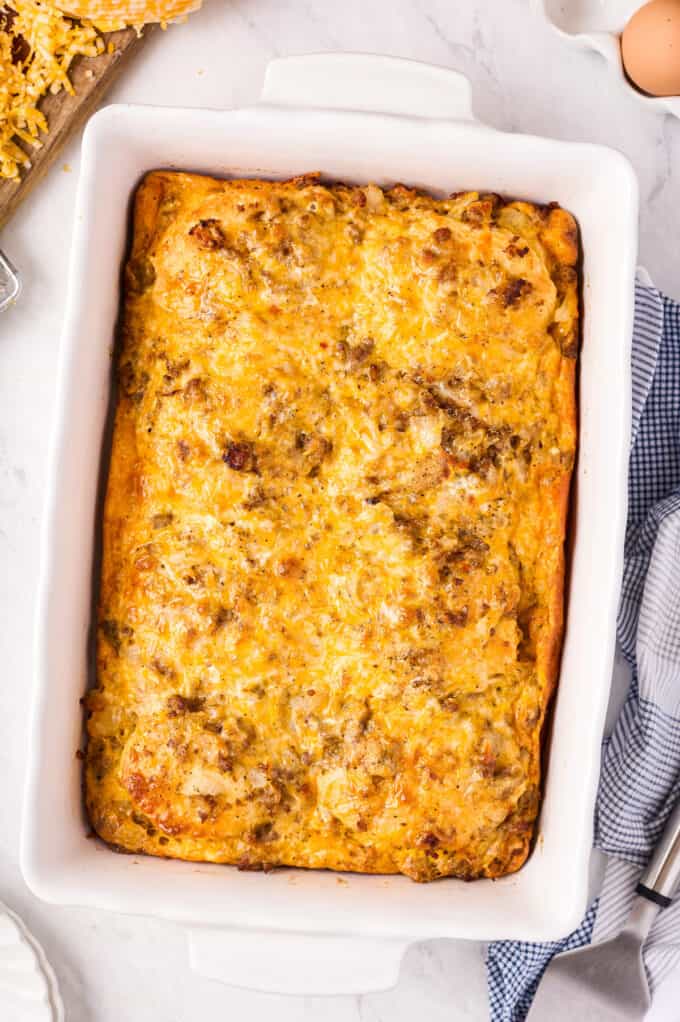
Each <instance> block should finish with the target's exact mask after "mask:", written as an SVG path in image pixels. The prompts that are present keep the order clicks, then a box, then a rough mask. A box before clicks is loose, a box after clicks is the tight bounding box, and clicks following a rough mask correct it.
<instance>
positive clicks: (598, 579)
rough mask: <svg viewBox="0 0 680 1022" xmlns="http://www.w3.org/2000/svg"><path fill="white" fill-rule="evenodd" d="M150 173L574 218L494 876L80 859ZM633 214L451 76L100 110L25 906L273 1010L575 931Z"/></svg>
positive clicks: (44, 583)
mask: <svg viewBox="0 0 680 1022" xmlns="http://www.w3.org/2000/svg"><path fill="white" fill-rule="evenodd" d="M312 105H313V108H312ZM154 167H181V168H185V169H192V170H194V171H204V172H208V173H214V174H223V175H226V176H230V175H242V174H250V175H263V176H266V177H272V178H282V177H289V176H291V175H293V174H295V173H299V172H301V171H305V170H310V169H319V170H321V171H323V172H324V173H325V174H327V175H328V176H329V177H333V178H336V179H340V180H346V181H357V182H367V181H375V182H377V183H380V184H383V183H388V182H394V181H405V182H406V183H408V184H412V185H416V186H421V187H424V188H426V189H428V190H430V191H432V192H435V193H440V194H441V193H445V192H451V191H454V190H458V189H462V188H475V187H477V188H480V189H482V190H492V191H498V192H501V193H505V194H508V195H513V196H524V197H527V198H530V199H533V200H536V201H539V202H548V201H551V200H557V201H559V202H560V203H561V204H562V205H563V206H565V207H566V208H568V209H570V210H572V211H573V212H574V213H575V215H576V216H577V218H578V220H579V223H580V227H581V234H582V239H583V247H584V254H585V256H584V264H583V305H584V342H583V354H582V357H581V359H580V417H581V423H580V455H579V463H578V469H577V495H576V499H575V502H574V514H573V520H572V525H571V532H572V534H573V541H574V542H573V545H574V550H573V556H572V563H571V570H570V577H569V584H568V600H569V608H568V615H567V629H566V636H565V646H564V655H563V659H562V668H561V681H560V685H559V689H558V695H557V700H556V707H555V713H554V726H553V729H552V738H551V743H550V755H549V762H548V770H547V776H546V781H545V798H544V801H543V807H542V812H541V817H540V823H539V838H538V841H537V844H536V847H535V848H534V850H533V853H532V855H531V857H530V859H529V861H528V863H527V864H526V866H525V867H524V868H523V869H522V870H521V871H520V872H519V873H517V874H515V875H514V876H509V877H505V878H503V879H501V880H498V881H495V882H492V881H488V880H479V881H476V882H474V883H464V882H462V881H460V880H456V879H453V878H449V879H446V880H442V881H439V882H437V883H433V884H424V885H423V884H421V885H418V884H414V883H412V882H411V881H410V880H408V879H407V878H405V877H371V876H360V875H356V874H347V875H345V876H344V877H338V876H337V875H336V874H333V873H328V872H321V871H314V870H307V871H304V870H300V871H295V870H280V871H275V872H274V873H272V874H271V875H269V876H264V875H262V874H255V873H239V872H238V871H237V870H235V869H234V868H232V867H227V866H210V865H200V864H189V863H183V862H178V861H162V860H158V859H153V858H150V857H137V856H121V855H116V854H114V853H113V852H112V851H111V850H110V849H108V848H107V847H105V846H104V845H102V844H101V843H99V842H97V841H93V840H87V838H86V834H87V824H86V822H85V820H84V819H83V813H82V799H81V768H80V764H79V763H78V761H77V760H76V758H75V755H74V753H75V750H76V748H77V747H78V745H79V743H80V739H81V728H82V715H81V711H80V708H79V706H78V700H79V697H80V696H81V695H82V694H83V692H84V690H85V689H86V687H87V685H88V681H89V680H90V678H89V673H88V671H89V665H88V655H87V651H88V634H89V630H90V625H91V619H92V562H93V551H94V537H95V523H96V521H97V519H98V515H99V509H98V493H99V490H98V487H99V476H100V469H101V461H102V440H103V438H104V437H105V429H106V422H107V414H108V410H109V402H110V382H111V354H110V353H111V345H112V339H113V329H114V323H115V321H116V316H117V312H118V305H119V290H118V280H119V272H120V264H121V259H122V257H123V253H124V250H125V245H126V239H127V228H128V208H129V200H130V196H131V194H132V192H133V189H134V187H135V185H136V184H137V182H138V181H139V179H140V176H141V175H142V174H143V173H144V172H145V171H147V170H149V169H151V168H154ZM637 201H638V200H637V184H636V181H635V177H634V174H633V172H632V170H631V168H630V165H629V164H628V162H627V161H626V160H625V159H624V158H623V157H622V156H621V155H620V154H618V153H616V152H614V151H613V150H611V149H606V148H604V147H602V146H595V145H590V144H578V143H572V142H564V141H554V140H552V139H545V138H536V137H529V136H519V135H510V134H503V133H501V132H497V131H493V130H491V129H490V128H487V127H485V126H484V125H482V124H479V123H478V122H476V121H475V120H474V119H473V116H472V113H471V109H470V87H469V83H468V82H467V80H466V79H464V78H463V77H462V76H461V75H459V74H457V73H456V72H454V71H449V70H446V69H443V68H434V67H430V66H427V65H422V64H416V63H413V62H410V61H404V60H398V59H395V58H388V57H373V56H367V55H357V54H324V55H313V56H309V57H299V58H288V59H285V60H277V61H274V62H273V63H272V64H271V65H270V66H269V68H268V71H267V76H266V80H265V86H264V91H263V102H262V103H261V104H260V105H259V106H257V107H255V108H252V109H247V110H235V111H208V110H170V109H161V108H152V107H146V108H145V107H129V106H112V107H108V108H107V109H105V110H103V111H101V112H100V113H99V114H97V115H96V116H95V117H94V118H93V119H92V121H91V122H90V124H89V126H88V128H87V130H86V132H85V137H84V141H83V159H82V165H81V177H80V181H79V186H78V197H77V206H76V221H75V228H74V236H73V247H72V260H71V268H70V284H69V293H68V300H67V312H66V320H65V323H64V330H63V336H62V343H61V348H60V357H61V368H60V377H59V396H58V401H57V408H58V421H57V424H56V429H55V431H54V445H53V450H52V459H51V468H50V481H49V490H48V492H49V497H48V512H47V516H46V522H45V531H44V534H43V549H42V574H41V582H40V600H39V607H38V613H37V621H36V629H37V630H36V665H37V676H36V682H35V693H36V697H35V705H34V718H33V731H32V738H31V748H30V769H29V780H28V786H27V791H26V802H25V814H24V829H23V842H22V869H23V872H24V876H25V878H26V881H27V883H28V884H29V886H30V887H31V889H32V890H33V891H34V892H36V893H37V894H38V895H39V896H40V897H42V898H45V899H46V900H48V901H53V902H59V903H62V904H79V905H89V906H96V907H100V908H109V909H113V910H116V911H123V912H132V913H135V912H136V913H146V914H149V915H156V916H163V917H166V918H170V919H174V920H179V921H181V922H184V923H186V924H188V925H190V926H192V927H193V931H194V932H193V937H192V960H193V962H194V964H195V965H196V966H197V967H198V968H200V969H201V970H202V971H205V972H208V973H210V974H211V975H220V976H221V977H222V978H225V979H229V980H230V981H231V982H236V983H242V984H246V985H248V986H256V987H259V988H261V989H262V988H264V989H276V990H287V991H289V992H292V991H295V992H312V990H313V991H314V992H317V993H321V992H325V993H340V992H360V991H366V990H369V989H380V988H384V987H385V986H389V985H390V983H391V982H394V981H396V977H397V974H398V968H399V962H400V959H401V957H402V955H403V953H404V950H405V948H406V947H407V946H408V945H409V944H410V943H412V942H413V941H415V940H420V939H427V938H434V937H467V938H470V939H492V938H518V939H524V940H539V939H549V938H554V937H559V936H561V935H563V934H564V933H566V932H567V931H568V930H569V929H570V928H571V927H573V926H574V925H575V924H576V923H577V922H578V920H579V919H580V917H581V915H582V913H583V910H584V907H585V902H586V896H587V886H588V863H589V858H590V851H591V845H592V827H593V807H594V801H595V793H596V789H597V781H598V773H599V762H600V741H601V737H602V728H603V723H604V714H605V710H606V706H607V699H608V694H609V686H610V679H611V665H612V659H613V648H614V635H615V622H616V610H617V604H618V595H619V585H620V576H621V565H622V547H623V535H624V526H625V516H626V474H627V463H628V437H629V423H630V410H629V406H630V338H631V331H632V314H633V280H634V271H635V261H636V255H637ZM211 928H212V929H211ZM217 931H219V939H218V934H217ZM244 931H246V935H245V936H244ZM282 936H285V940H282V939H281V937H282ZM312 961H313V962H314V966H313V968H312V967H311V965H310V963H311V962H312Z"/></svg>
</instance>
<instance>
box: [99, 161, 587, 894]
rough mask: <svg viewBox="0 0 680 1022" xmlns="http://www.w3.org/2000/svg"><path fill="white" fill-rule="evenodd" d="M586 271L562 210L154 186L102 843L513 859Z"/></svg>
mask: <svg viewBox="0 0 680 1022" xmlns="http://www.w3.org/2000/svg"><path fill="white" fill-rule="evenodd" d="M577 259H578V234H577V228H576V224H575V222H574V220H573V218H572V217H571V215H570V214H569V213H567V212H566V211H565V210H563V209H561V208H560V207H559V206H557V205H556V204H552V205H550V206H536V205H532V204H530V203H527V202H520V201H504V200H502V199H501V198H499V197H498V196H496V195H489V194H478V193H477V192H466V193H457V194H454V195H452V196H451V197H449V198H446V199H436V198H433V197H431V196H429V195H425V194H422V193H420V192H418V191H414V190H411V189H409V188H406V187H404V186H402V185H396V186H395V187H392V188H389V189H388V190H384V191H383V190H382V189H381V188H379V187H377V186H376V185H373V184H368V185H366V186H365V187H349V186H346V185H342V184H337V185H332V186H331V185H325V184H322V183H321V182H320V180H319V178H318V177H317V176H316V175H306V176H303V177H300V178H296V179H294V180H291V181H285V182H278V181H276V182H274V181H264V180H230V181H222V180H214V179H211V178H208V177H202V176H195V175H190V174H183V173H171V172H165V171H158V172H153V173H150V174H149V175H147V177H146V178H145V179H144V180H143V182H142V183H141V185H140V186H139V188H138V190H137V194H136V199H135V205H134V214H133V235H132V248H131V252H130V256H129V260H128V262H127V266H126V270H125V279H124V304H123V312H122V325H121V332H122V339H121V350H120V353H119V356H118V363H117V379H118V388H117V406H116V413H115V425H114V432H113V447H112V454H111V463H110V470H109V479H108V492H107V496H106V504H105V512H104V524H103V564H102V575H101V588H100V599H99V618H98V638H97V661H98V664H97V683H96V687H95V688H93V689H92V690H91V691H90V692H89V694H88V696H87V697H86V708H87V718H88V719H87V728H88V734H89V739H88V746H87V752H86V765H85V766H86V802H87V808H88V812H89V816H90V819H91V822H92V825H93V827H94V829H95V831H96V832H97V834H99V835H100V836H101V837H102V838H103V839H104V840H105V841H106V842H108V843H110V844H111V845H113V846H115V847H117V848H119V849H121V850H125V851H131V852H146V853H149V854H152V855H161V856H171V857H176V858H181V859H189V860H200V861H209V862H221V863H232V864H237V865H239V866H240V867H241V868H245V869H269V868H271V867H274V866H279V865H288V866H304V867H319V868H329V869H335V870H354V871H359V872H365V873H405V874H407V875H408V876H410V877H412V878H413V879H414V880H421V881H424V880H432V879H435V878H437V877H442V876H458V877H462V878H465V879H472V878H475V877H500V876H502V875H504V874H507V873H510V872H512V871H514V870H517V869H518V868H519V867H520V866H521V865H522V863H523V862H524V861H525V859H526V856H527V854H528V852H529V849H530V846H531V841H532V835H533V831H534V825H535V820H536V815H537V810H538V805H539V799H540V774H541V732H542V728H543V724H544V721H545V716H546V711H547V707H548V703H549V699H550V695H551V692H552V690H553V688H554V685H555V681H556V677H557V672H558V664H559V655H560V645H561V637H562V617H563V591H564V585H563V580H564V540H565V528H566V516H567V509H568V496H569V485H570V477H571V472H572V466H573V463H574V454H575V446H576V407H575V367H576V357H577V352H578V339H579V296H578V276H577Z"/></svg>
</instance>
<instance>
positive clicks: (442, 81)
mask: <svg viewBox="0 0 680 1022" xmlns="http://www.w3.org/2000/svg"><path fill="white" fill-rule="evenodd" d="M261 99H262V102H263V103H269V104H272V105H275V106H289V107H290V106H292V107H304V108H309V107H317V108H321V109H324V110H364V111H368V112H370V113H381V114H396V115H401V116H407V117H423V118H428V119H434V118H444V119H446V120H455V121H474V120H475V118H474V115H473V113H472V104H471V87H470V82H469V81H468V79H467V78H466V77H465V75H463V74H461V73H460V72H459V71H452V70H451V69H450V68H446V67H436V66H435V65H433V64H423V63H421V62H419V61H417V60H406V59H404V58H403V57H384V56H379V55H377V54H371V53H310V54H307V55H306V56H301V57H280V58H278V59H276V60H272V61H271V62H270V63H269V64H268V65H267V70H266V73H265V78H264V85H263V87H262V96H261Z"/></svg>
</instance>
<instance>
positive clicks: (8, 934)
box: [0, 904, 64, 1022]
mask: <svg viewBox="0 0 680 1022" xmlns="http://www.w3.org/2000/svg"><path fill="white" fill-rule="evenodd" d="M0 1019H3V1022H63V1019H64V1006H63V1004H62V1001H61V997H60V996H59V988H58V986H57V980H56V977H55V975H54V972H53V971H52V967H51V966H50V964H49V962H48V961H47V958H46V957H45V953H44V952H43V949H42V948H41V947H40V944H39V943H38V941H37V940H36V939H35V937H34V936H33V935H32V934H31V933H29V932H28V930H27V929H26V927H25V926H24V924H23V923H22V921H21V920H20V919H19V917H18V916H16V915H15V914H14V913H13V912H10V910H9V909H8V908H6V907H5V906H4V905H1V904H0Z"/></svg>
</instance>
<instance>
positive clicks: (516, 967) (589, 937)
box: [487, 281, 680, 1022]
mask: <svg viewBox="0 0 680 1022" xmlns="http://www.w3.org/2000/svg"><path fill="white" fill-rule="evenodd" d="M635 298H636V307H635V329H634V334H633V432H632V447H631V455H630V478H629V483H628V496H629V508H628V525H627V531H626V547H625V563H624V575H623V588H622V595H621V606H620V609H619V619H618V639H619V646H620V649H621V652H622V653H623V656H624V657H625V659H626V660H627V662H628V664H629V665H630V668H631V670H632V682H631V686H630V690H629V692H628V696H627V699H626V702H625V704H624V706H623V709H622V711H621V714H620V716H619V718H618V720H617V722H616V725H615V727H614V730H613V732H612V734H611V735H610V737H609V738H606V739H605V741H604V744H603V749H602V772H601V775H600V787H599V792H598V797H597V807H596V811H595V844H596V846H597V847H598V848H600V849H601V850H602V851H603V852H605V853H606V854H607V855H608V856H609V859H608V865H607V868H606V872H605V877H604V883H603V886H602V891H601V893H600V896H599V898H597V899H596V900H595V901H594V902H593V904H592V905H591V906H590V908H589V910H588V912H587V913H586V916H585V918H584V919H583V921H582V923H581V924H580V926H579V927H578V928H577V929H576V930H575V931H574V932H573V933H572V934H570V935H569V936H568V937H565V938H564V939H563V940H559V941H551V942H549V943H541V944H531V943H524V942H520V941H497V942H496V943H493V944H491V945H489V948H488V952H487V975H488V984H489V1005H490V1011H491V1020H492V1022H522V1020H523V1019H524V1018H525V1017H526V1014H527V1012H528V1010H529V1007H530V1005H531V1000H532V998H533V996H534V993H535V992H536V988H537V987H538V983H539V980H540V978H541V976H542V975H543V972H544V970H545V968H546V966H547V965H548V963H549V962H550V959H551V958H552V957H553V955H555V954H558V953H559V952H560V951H567V950H570V949H571V948H576V947H581V946H582V945H584V944H588V943H590V942H591V941H594V942H597V941H599V940H603V939H605V938H607V937H609V936H612V935H614V934H616V933H617V932H618V930H620V928H621V926H622V924H623V922H624V920H625V919H626V917H627V915H628V910H629V908H630V905H631V902H632V899H633V894H634V890H635V885H636V882H637V877H638V876H639V874H640V872H641V869H642V867H643V866H644V865H645V863H646V862H647V860H648V858H649V855H650V853H651V851H652V849H653V847H654V845H655V844H656V842H657V840H658V838H659V837H660V835H661V831H662V829H663V826H664V824H665V822H666V819H667V817H668V815H669V813H670V811H671V809H672V808H673V806H674V804H675V802H676V801H677V799H678V797H680V303H678V302H673V301H671V300H670V299H669V298H666V297H665V296H664V295H661V294H660V293H659V292H658V291H657V290H656V289H655V288H652V287H646V286H643V285H642V283H641V282H640V281H638V283H637V285H636V291H635ZM644 957H645V965H646V968H647V973H648V976H649V980H650V985H651V988H652V992H653V991H654V989H655V988H656V987H658V985H659V984H660V983H661V981H662V980H663V978H664V976H666V975H667V974H668V972H670V970H671V969H672V968H673V967H674V966H675V965H678V964H680V898H678V899H677V900H676V901H675V903H674V904H673V905H672V906H670V908H667V909H665V910H664V911H663V912H661V913H660V914H659V916H658V917H657V919H656V921H655V923H654V926H653V928H652V932H651V934H650V936H649V938H648V940H647V943H646V945H645V951H644Z"/></svg>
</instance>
